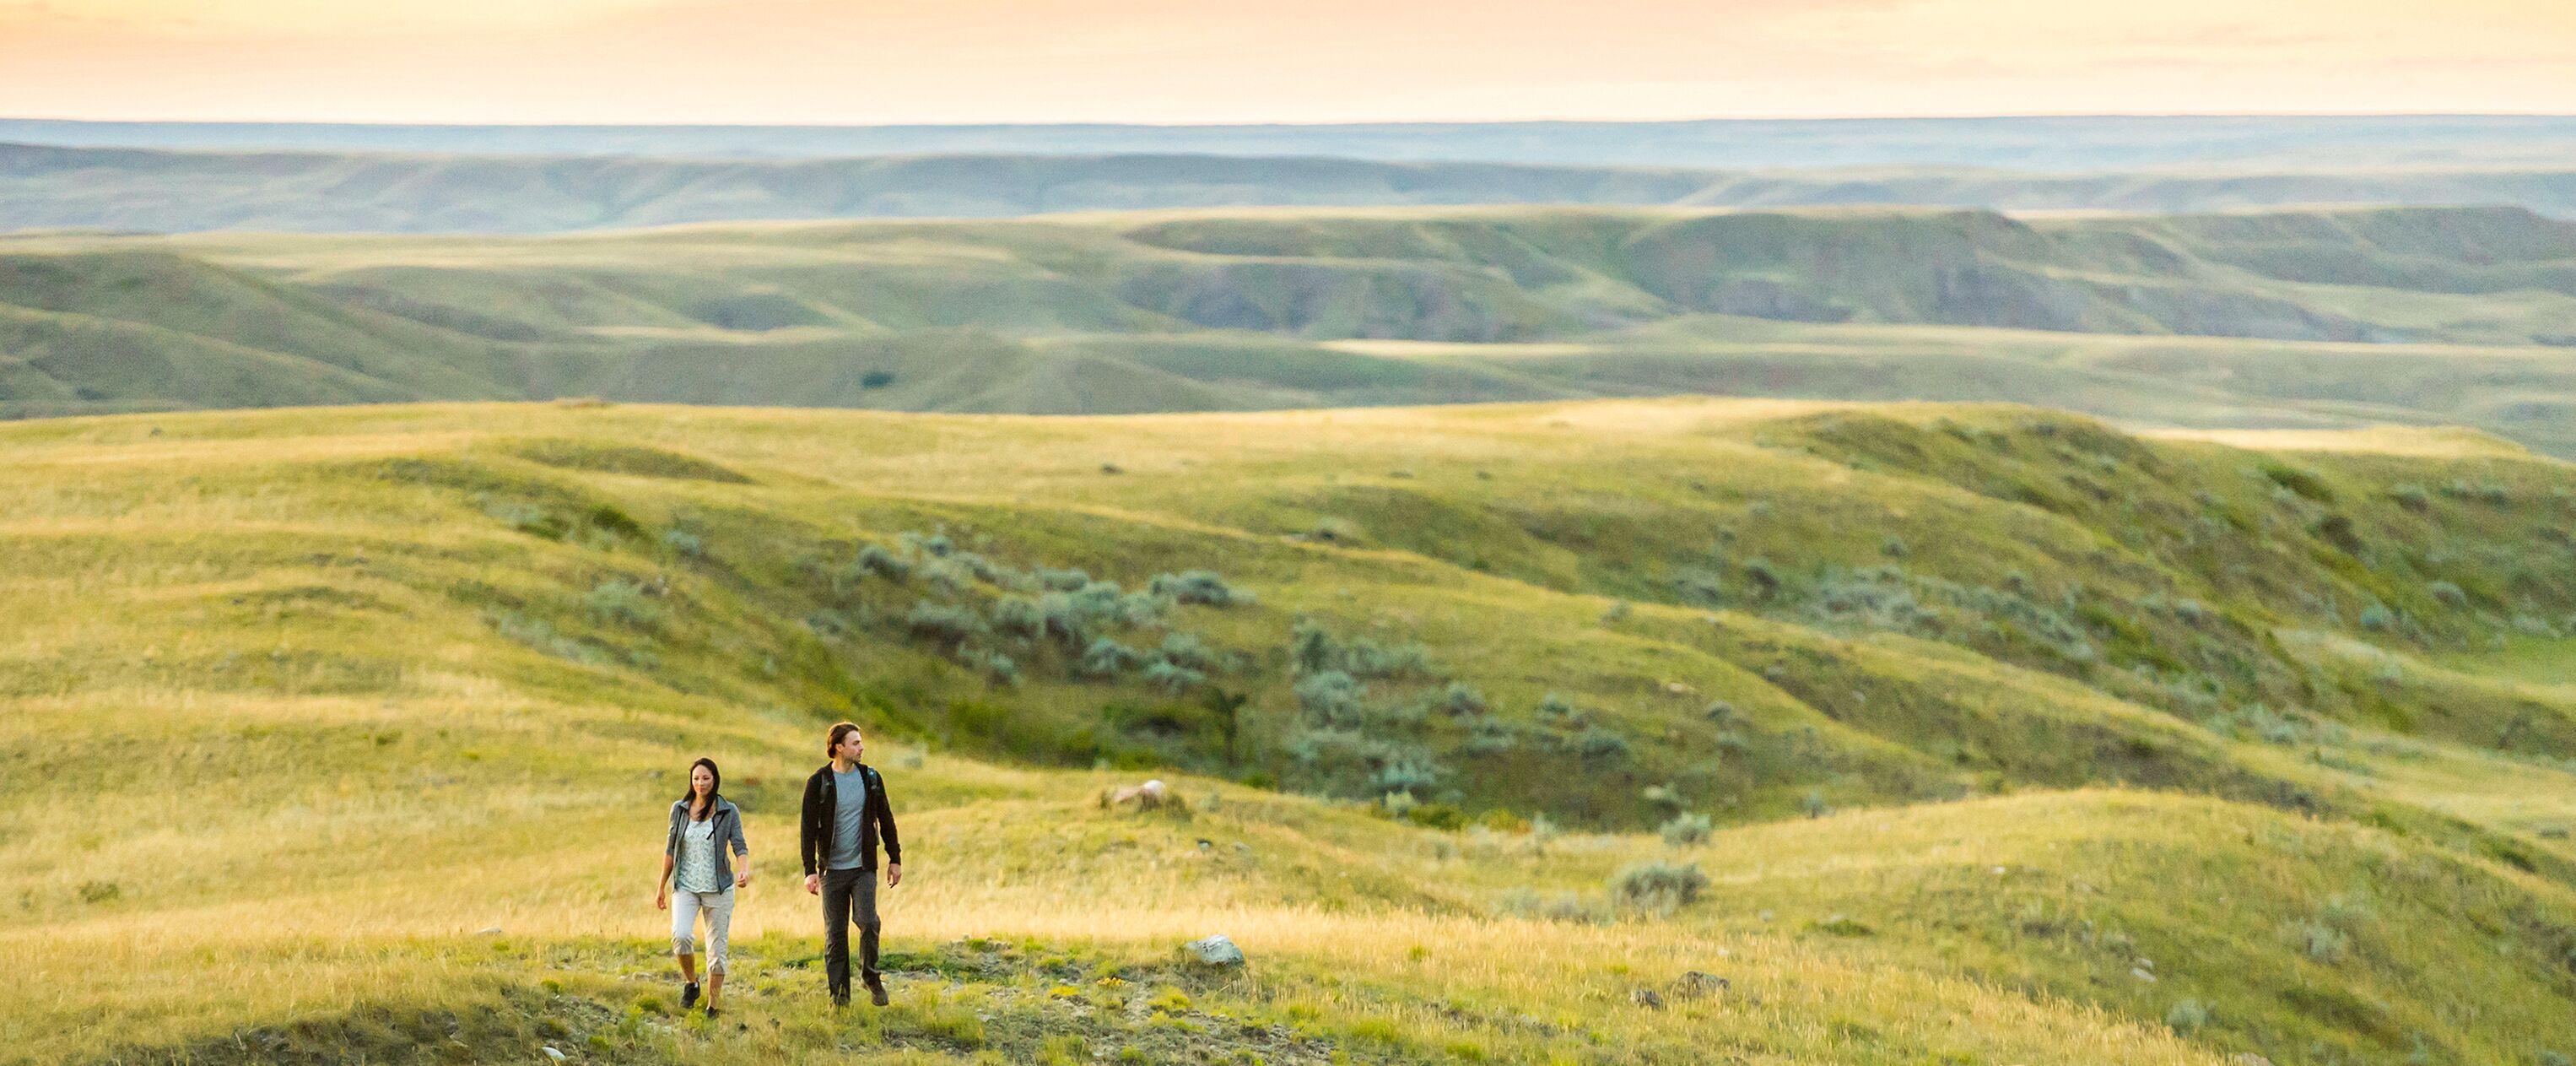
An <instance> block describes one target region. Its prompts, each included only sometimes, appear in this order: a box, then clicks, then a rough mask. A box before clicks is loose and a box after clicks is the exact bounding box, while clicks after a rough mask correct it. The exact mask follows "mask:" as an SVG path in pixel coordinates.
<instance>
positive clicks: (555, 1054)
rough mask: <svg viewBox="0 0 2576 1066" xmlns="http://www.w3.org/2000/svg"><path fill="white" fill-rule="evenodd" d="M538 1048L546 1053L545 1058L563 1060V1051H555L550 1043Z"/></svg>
mask: <svg viewBox="0 0 2576 1066" xmlns="http://www.w3.org/2000/svg"><path fill="white" fill-rule="evenodd" d="M540 1050H543V1051H544V1052H545V1053H546V1057H547V1058H550V1059H553V1060H555V1061H556V1062H562V1061H563V1060H564V1053H563V1052H561V1051H557V1050H555V1048H554V1046H553V1045H551V1044H549V1045H547V1046H546V1047H544V1048H542V1049H540Z"/></svg>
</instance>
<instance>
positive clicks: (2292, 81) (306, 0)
mask: <svg viewBox="0 0 2576 1066" xmlns="http://www.w3.org/2000/svg"><path fill="white" fill-rule="evenodd" d="M2571 67H2576V10H2571V9H2569V8H2567V7H2566V6H2565V5H2562V4H2550V3H2540V2H2533V0H2470V2H2467V3H2454V4H2443V5H2436V4H2432V3H2429V2H2423V0H2379V2H2375V3H2368V4H2360V5H2355V4H2348V3H2335V2H2331V0H2293V2H2288V3H2283V4H2278V5H2270V6H2267V7H2264V8H2261V9H2247V8H2245V7H2243V6H2242V5H2235V4H2227V3H2220V2H2218V0H2180V2H2176V3H2168V4H2163V5H2157V6H2155V7H2153V8H2145V7H2128V6H2123V7H2069V6H2065V5H2052V4H2044V3H2038V2H2035V0H1831V2H1827V3H1817V4H1801V5H1795V6H1793V7H1775V6H1773V5H1763V4H1758V3H1749V2H1744V0H1731V2H1722V3H1715V4H1678V3H1672V2H1669V0H1605V2H1602V3H1596V4H1592V5H1586V6H1584V7H1583V8H1581V9H1579V10H1568V9H1559V8H1550V7H1537V6H1528V5H1524V6H1519V7H1503V8H1495V7H1492V6H1488V5H1470V4H1466V3H1463V2H1462V0H1429V2H1423V3H1416V4H1410V5H1402V6H1387V5H1374V4H1371V5H1362V4H1357V3H1352V2H1349V0H1328V2H1323V3H1316V4H1306V5H1299V6H1297V7H1295V8H1288V7H1284V6H1281V7H1228V8H1218V7H1209V6H1205V5H1196V4H1186V3H1180V2H1177V0H1130V2H1125V3H1117V4H1110V3H1101V2H1098V0H985V2H975V3H957V4H946V5H931V6H922V5H911V6H898V5H887V4H879V3H866V2H815V0H550V2H531V3H500V2H497V0H472V2H452V3H429V2H427V0H394V2H388V3H382V4H375V5H366V6H363V7H359V6H352V5H345V4H333V3H325V2H320V0H219V2H214V3H179V2H175V0H0V114H12V115H27V116H44V117H52V118H63V119H91V120H156V121H261V122H266V121H316V122H365V123H393V124H402V123H439V124H450V123H454V124H513V125H531V124H532V125H594V124H619V125H624V124H680V125H698V124H723V125H734V124H762V125H955V124H986V123H1047V124H1054V123H1090V122H1114V123H1139V124H1157V125H1160V124H1208V123H1223V124H1247V125H1274V124H1295V125H1305V124H1319V123H1347V122H1389V121H1425V122H1481V121H1525V120H1569V121H1576V120H1605V121H1655V120H1672V119H1687V118H1757V117H1759V118H1838V117H1896V116H1904V117H1950V116H1989V115H2013V114H2048V115H2070V116H2073V115H2084V116H2090V115H2147V114H2155V115H2174V114H2183V115H2312V114H2355V115H2358V114H2512V115H2520V114H2557V113H2566V112H2570V111H2576V79H2571V78H2569V77H2567V76H2566V74H2565V71H2567V70H2568V69H2570V68H2571ZM317 86H329V87H330V91H329V92H327V93H317V92H316V91H315V87H317ZM2035 100H2045V101H2048V102H2049V106H2047V107H2045V108H2034V107H2032V106H2031V101H2035Z"/></svg>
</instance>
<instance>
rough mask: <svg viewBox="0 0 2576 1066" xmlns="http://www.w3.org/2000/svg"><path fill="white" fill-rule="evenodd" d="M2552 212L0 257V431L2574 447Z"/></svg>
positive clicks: (1766, 217)
mask: <svg viewBox="0 0 2576 1066" xmlns="http://www.w3.org/2000/svg"><path fill="white" fill-rule="evenodd" d="M2570 321H2576V227H2570V226H2568V225H2566V224H2561V223H2555V222H2549V221H2545V220H2542V219H2538V218H2535V217H2533V216H2531V215H2529V214H2526V213H2522V212H2518V211H2513V210H2507V209H2423V210H2394V209H2388V210H2351V211H2300V212H2288V213H2271V214H2252V215H2210V216H2183V217H2144V216H2091V217H2032V218H2013V217H2008V216H2003V215H1997V214H1993V213H1989V212H1979V211H1930V210H1860V209H1853V210H1809V211H1752V212H1722V211H1706V210H1695V209H1694V210H1682V209H1670V210H1654V211H1643V210H1617V211H1614V210H1595V209H1567V208H1513V209H1499V208H1487V209H1461V210H1448V211H1437V212H1435V211H1427V210H1412V211H1375V212H1369V211H1360V212H1353V211H1332V212H1325V211H1309V212H1234V213H1181V214H1170V213H1154V214H1139V215H1090V216H1062V217H1050V218H1046V219H1031V220H1013V221H980V222H978V221H942V222H867V223H805V224H794V225H787V224H770V225H741V224H737V225H729V226H709V227H685V228H673V229H663V230H650V231H636V232H620V233H614V234H600V235H578V236H557V237H543V238H498V237H436V238H431V237H366V236H334V237H320V236H316V237H284V236H271V237H246V236H221V237H219V236H200V237H186V238H175V237H112V236H80V235H53V236H20V237H16V238H10V239H0V415H5V416H16V417H27V416H38V415H59V414H81V413H103V412H111V411H130V410H153V409H180V408H202V407H243V406H273V405H279V404H299V403H361V402H382V401H390V400H423V399H509V398H550V397H556V396H574V395H600V396H605V397H608V398H611V399H619V400H632V401H656V402H672V401H676V402H686V403H707V404H750V405H801V406H832V407H868V408H880V409H898V410H946V411H985V412H1022V413H1051V414H1087V413H1137V412H1151V411H1172V410H1212V409H1213V410H1224V409H1257V408H1292V407H1321V406H1352V405H1381V404H1419V403H1438V402H1458V401H1504V400H1551V399H1575V398H1586V397H1604V396H1645V395H1659V394H1671V393H1717V394H1734V395H1762V396H1782V397H1805V398H1836V399H1871V400H1878V399H1942V400H1967V401H2012V402H2024V403H2033V404H2041V405H2046V406H2053V407H2063V408H2071V409H2075V410H2080V411H2086V412H2090V413H2094V414H2098V415H2104V416H2110V417H2115V418H2121V419H2126V420H2132V421H2136V422H2139V423H2154V424H2167V425H2182V426H2199V427H2223V426H2234V427H2248V426H2313V427H2351V426H2359V425H2365V424H2371V423H2379V422H2401V423H2430V424H2468V425H2474V426H2478V427H2482V428H2485V429H2488V430H2491V431H2494V432H2497V433H2501V434H2504V435H2506V436H2509V437H2511V438H2513V439H2516V440H2519V441H2522V442H2525V443H2527V444H2530V445H2532V446H2535V447H2538V448H2541V449H2544V450H2547V451H2551V452H2553V453H2555V454H2560V455H2576V430H2571V429H2570V428H2569V427H2570V426H2571V425H2576V419H2571V418H2570V417H2569V416H2570V414H2571V413H2576V408H2571V407H2570V406H2569V402H2570V401H2569V400H2568V397H2569V396H2570V395H2571V394H2576V381H2571V375H2576V364H2571V361H2570V356H2569V355H2568V353H2569V352H2570V351H2571V350H2576V349H2570V348H2569V347H2567V344H2568V343H2569V342H2570V341H2571V340H2576V336H2571V334H2570V333H2569V327H2568V325H2567V323H2569V322H2570Z"/></svg>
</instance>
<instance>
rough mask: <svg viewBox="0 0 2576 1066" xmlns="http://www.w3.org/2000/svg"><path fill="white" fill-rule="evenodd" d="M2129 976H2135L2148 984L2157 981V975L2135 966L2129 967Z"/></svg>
mask: <svg viewBox="0 0 2576 1066" xmlns="http://www.w3.org/2000/svg"><path fill="white" fill-rule="evenodd" d="M2129 976H2131V977H2135V978H2137V979H2138V980H2141V981H2144V982H2146V983H2148V984H2154V983H2156V975H2154V974H2151V973H2148V972H2147V971H2145V970H2141V969H2139V968H2137V967H2135V966H2132V967H2129Z"/></svg>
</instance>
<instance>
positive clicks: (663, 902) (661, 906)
mask: <svg viewBox="0 0 2576 1066" xmlns="http://www.w3.org/2000/svg"><path fill="white" fill-rule="evenodd" d="M653 909H654V910H657V911H667V910H670V909H671V890H670V889H667V888H656V889H654V890H653Z"/></svg>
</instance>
